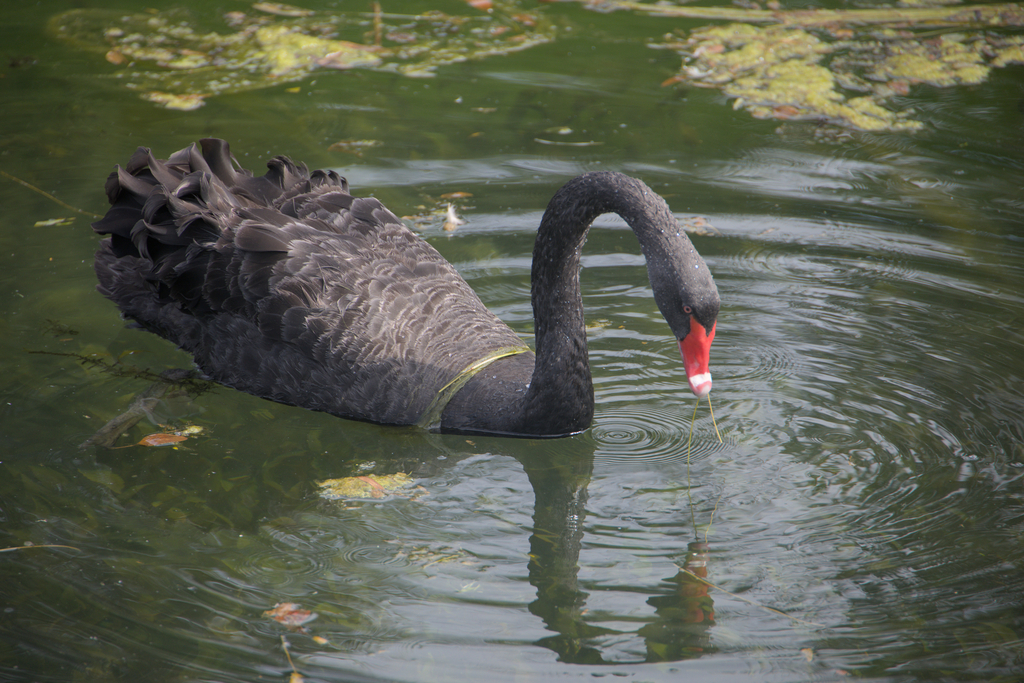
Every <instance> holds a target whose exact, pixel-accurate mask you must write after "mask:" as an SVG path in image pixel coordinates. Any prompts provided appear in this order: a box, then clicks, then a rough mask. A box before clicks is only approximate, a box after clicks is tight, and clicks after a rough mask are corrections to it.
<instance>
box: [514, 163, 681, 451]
mask: <svg viewBox="0 0 1024 683" xmlns="http://www.w3.org/2000/svg"><path fill="white" fill-rule="evenodd" d="M605 213H617V214H619V215H620V216H621V217H622V218H623V219H625V221H626V222H627V223H629V225H630V227H631V228H632V229H633V232H634V233H636V235H637V237H638V238H639V240H640V245H641V247H642V249H643V251H644V255H645V256H646V257H647V259H648V262H650V261H651V259H652V257H654V258H655V259H657V258H658V254H659V252H662V251H663V249H664V246H663V245H664V241H663V237H662V231H661V230H660V229H659V228H658V227H657V226H678V223H677V222H676V220H675V217H674V216H673V215H672V212H671V211H670V210H669V208H668V205H667V204H666V203H665V201H664V200H663V199H662V198H661V197H660V196H658V195H657V193H655V192H654V191H652V190H651V189H650V188H649V187H647V186H646V185H645V184H644V183H642V182H640V181H639V180H636V179H634V178H630V177H628V176H625V175H622V174H620V173H608V172H598V173H588V174H585V175H582V176H579V177H578V178H576V179H574V180H572V181H570V182H569V183H567V184H566V185H565V186H564V187H562V189H561V190H559V191H558V192H557V193H556V194H555V196H554V197H553V198H552V199H551V202H550V204H548V208H547V211H545V212H544V217H543V219H542V220H541V224H540V228H539V230H538V231H537V241H536V244H535V245H534V249H533V272H532V290H531V291H532V299H533V317H534V330H535V333H536V345H537V361H536V365H535V367H534V372H533V378H532V380H531V382H530V388H529V390H528V392H527V394H526V397H525V403H526V406H525V409H526V418H527V422H528V424H530V425H531V429H532V428H534V425H537V426H541V425H544V426H543V427H541V428H542V429H547V430H549V431H548V432H547V433H562V434H566V433H572V432H578V431H582V430H583V429H586V428H587V427H588V426H589V425H590V422H591V419H592V418H593V414H594V387H593V382H592V380H591V374H590V362H589V358H588V355H587V333H586V327H585V325H584V319H583V298H582V295H581V293H580V254H581V251H582V248H583V243H584V242H585V241H586V237H587V232H588V231H589V229H590V224H591V223H592V222H593V221H594V219H595V218H597V217H598V216H600V215H601V214H605ZM677 239H678V238H677ZM684 239H685V238H684Z"/></svg>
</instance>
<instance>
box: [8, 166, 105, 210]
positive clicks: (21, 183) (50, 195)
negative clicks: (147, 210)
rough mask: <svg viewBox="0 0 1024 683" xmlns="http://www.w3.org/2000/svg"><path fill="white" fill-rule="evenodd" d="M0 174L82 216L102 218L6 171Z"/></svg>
mask: <svg viewBox="0 0 1024 683" xmlns="http://www.w3.org/2000/svg"><path fill="white" fill-rule="evenodd" d="M0 175H2V176H3V177H5V178H8V179H10V180H13V181H14V182H16V183H18V184H19V185H24V186H25V187H27V188H28V189H30V190H32V191H33V192H38V193H39V194H41V195H43V196H44V197H46V198H47V199H49V200H51V201H54V202H57V203H58V204H60V205H61V206H63V207H64V208H65V209H71V210H72V211H77V212H78V213H80V214H82V215H83V216H92V217H93V218H103V216H100V215H99V214H96V213H92V212H91V211H83V210H82V209H79V208H78V207H77V206H71V205H70V204H68V203H67V202H64V201H61V200H59V199H57V198H56V197H54V196H53V195H52V194H50V193H49V192H47V191H45V190H40V189H39V188H38V187H36V186H35V185H33V184H32V183H28V182H25V181H24V180H22V179H21V178H18V177H16V176H12V175H11V174H10V173H8V172H7V171H0Z"/></svg>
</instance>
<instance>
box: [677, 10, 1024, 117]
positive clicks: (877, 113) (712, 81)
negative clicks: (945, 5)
mask: <svg viewBox="0 0 1024 683" xmlns="http://www.w3.org/2000/svg"><path fill="white" fill-rule="evenodd" d="M1022 44H1024V36H1019V35H1017V36H1012V35H1011V36H1005V35H994V34H993V35H989V34H986V33H984V32H980V31H973V32H967V33H949V34H945V35H939V36H932V37H929V38H922V37H919V36H918V35H916V34H914V33H913V32H911V31H907V30H897V29H885V28H872V29H863V30H862V32H861V33H859V34H858V33H855V31H854V30H853V29H852V28H838V27H835V26H832V27H825V28H818V29H803V28H795V27H792V26H787V25H785V24H780V25H772V26H765V27H758V26H752V25H750V24H739V23H734V24H728V25H725V26H714V27H707V28H701V29H696V30H694V31H692V32H691V33H690V35H689V37H688V39H687V40H686V41H685V42H684V43H681V44H680V43H676V44H669V45H668V47H673V48H675V49H678V50H679V51H680V52H682V53H683V54H684V57H685V59H684V64H683V67H682V70H681V71H680V73H679V74H678V76H677V77H676V78H675V79H673V80H675V81H679V82H686V83H690V84H692V85H696V86H702V87H713V88H719V89H721V90H722V92H724V93H725V94H726V95H728V96H729V97H732V98H735V100H734V102H733V106H734V108H737V109H740V108H742V109H746V110H747V111H749V112H750V113H751V114H752V115H753V116H755V117H757V118H775V119H819V120H826V121H829V122H831V123H834V124H838V125H841V126H845V127H849V128H856V129H859V130H865V131H900V130H917V129H920V128H922V127H923V124H922V123H921V122H920V121H917V120H914V119H913V118H912V117H913V112H912V111H897V110H895V105H894V103H893V102H894V98H895V97H896V96H898V95H904V94H907V93H908V92H909V89H910V87H912V86H916V85H930V86H934V87H949V86H953V85H970V84H976V83H981V82H983V81H984V80H985V79H986V78H987V77H988V75H989V72H990V71H991V69H992V68H996V67H1001V66H1005V65H1007V64H1010V63H1024V51H1022V47H1021V46H1022Z"/></svg>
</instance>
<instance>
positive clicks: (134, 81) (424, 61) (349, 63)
mask: <svg viewBox="0 0 1024 683" xmlns="http://www.w3.org/2000/svg"><path fill="white" fill-rule="evenodd" d="M283 7H286V6H281V5H276V4H273V3H257V4H256V5H254V6H253V9H254V10H257V11H254V12H249V13H246V12H228V13H227V14H225V15H224V16H223V17H222V18H221V19H222V23H221V24H220V25H219V26H217V30H204V29H203V28H202V27H201V26H200V25H199V22H198V21H197V20H196V19H195V18H194V17H193V16H192V15H191V14H189V13H188V12H186V11H184V10H180V9H170V10H166V11H155V10H154V11H150V12H142V13H135V14H132V13H125V12H117V11H114V10H104V9H79V10H71V11H68V12H64V13H62V14H59V15H57V16H55V17H54V18H53V19H52V20H51V21H50V26H49V28H50V31H51V32H52V33H53V34H54V35H55V36H57V37H58V38H60V39H61V40H65V41H67V42H69V43H72V44H74V45H76V46H78V47H80V48H82V49H85V50H89V51H93V52H97V53H100V54H104V55H105V56H106V59H107V61H108V62H110V63H111V64H114V65H115V66H117V67H118V69H119V70H118V72H117V73H115V74H114V77H115V78H117V79H118V80H119V81H120V82H122V83H123V84H124V85H125V87H127V88H130V89H132V90H137V91H139V92H140V94H141V95H142V97H143V98H145V99H147V100H149V101H151V102H155V103H157V104H160V105H162V106H164V107H167V108H169V109H182V110H189V109H196V108H198V107H201V106H202V105H203V104H204V101H205V99H206V98H208V97H211V96H214V95H218V94H221V93H230V92H239V91H244V90H252V89H256V88H264V87H269V86H272V85H275V84H278V83H288V82H293V81H298V80H301V79H303V78H305V77H306V76H308V74H309V73H310V72H311V71H313V70H314V69H318V68H329V69H374V70H385V71H393V72H397V73H400V74H403V75H406V76H417V77H424V76H431V75H432V74H433V70H434V69H436V68H437V67H438V66H440V65H443V64H451V63H454V62H460V61H466V60H469V59H480V58H484V57H490V56H493V55H501V54H509V53H512V52H517V51H519V50H524V49H527V48H529V47H532V46H535V45H539V44H542V43H546V42H549V41H550V40H552V39H553V37H554V34H553V30H552V28H551V27H550V25H549V24H547V23H545V22H544V21H542V20H541V17H540V16H539V14H537V13H536V12H530V11H527V10H524V9H523V8H522V7H520V3H519V0H495V2H493V8H492V10H491V11H489V12H486V13H484V12H480V11H477V10H473V9H472V8H471V7H468V6H467V7H466V8H465V9H466V12H467V13H466V14H464V15H453V14H445V13H443V12H436V11H435V12H426V13H424V14H419V15H400V14H385V13H383V12H381V11H379V9H378V11H375V12H354V11H353V12H313V11H311V10H303V9H301V8H292V7H287V8H286V9H287V10H288V11H284V10H282V9H281V8H283ZM346 37H348V38H352V40H346V39H344V38H346Z"/></svg>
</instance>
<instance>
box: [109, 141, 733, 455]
mask: <svg viewBox="0 0 1024 683" xmlns="http://www.w3.org/2000/svg"><path fill="white" fill-rule="evenodd" d="M267 166H268V168H269V171H268V172H267V174H266V175H264V176H263V177H253V175H252V173H251V172H249V171H247V170H244V169H242V168H241V167H240V166H239V164H238V162H237V161H236V160H235V159H234V157H233V156H232V155H231V152H230V150H229V148H228V144H227V143H226V142H224V141H223V140H215V139H206V140H201V141H200V143H199V145H198V146H197V145H195V144H192V145H191V146H189V147H186V148H185V149H183V150H181V151H179V152H176V153H175V154H172V155H171V156H170V158H169V159H167V160H165V161H163V160H157V159H156V158H155V157H154V156H153V154H152V153H151V152H150V150H149V149H147V148H145V147H140V148H139V149H138V151H136V152H135V154H134V155H133V156H132V158H131V160H130V161H129V162H128V165H127V166H126V167H125V168H123V169H122V168H120V167H117V170H116V171H115V172H113V173H112V174H111V175H110V178H109V179H108V180H107V184H106V191H107V196H108V198H109V199H110V203H111V208H110V209H109V211H108V212H107V214H106V216H104V217H103V218H102V219H101V220H99V221H97V222H96V223H94V224H93V229H94V230H95V231H96V232H98V233H100V234H103V235H110V237H109V239H105V240H103V241H102V242H101V244H100V247H99V250H98V251H97V252H96V263H95V267H96V275H97V277H98V278H99V285H98V289H99V291H100V292H101V293H102V294H103V295H104V296H106V297H108V298H110V299H111V300H112V301H113V302H114V303H116V304H117V306H118V307H119V308H120V309H121V311H122V313H123V314H124V316H125V317H127V318H130V319H132V320H134V321H136V322H137V323H138V324H140V325H141V326H142V327H144V328H145V329H147V330H149V331H151V332H155V333H156V334H158V335H160V336H162V337H165V338H166V339H169V340H170V341H173V342H174V343H175V344H177V345H178V346H180V347H181V348H182V349H185V350H186V351H188V352H190V353H191V354H192V355H193V356H194V358H195V361H196V363H197V364H198V365H199V367H200V368H201V369H202V370H203V372H205V373H206V374H207V375H208V376H209V377H210V378H212V379H213V380H215V381H217V382H220V383H222V384H225V385H227V386H230V387H234V388H236V389H240V390H242V391H247V392H249V393H251V394H255V395H256V396H262V397H264V398H268V399H271V400H274V401H279V402H281V403H288V404H292V405H296V406H301V407H304V408H309V409H312V410H321V411H325V412H328V413H332V414H334V415H338V416H340V417H345V418H350V419H356V420H365V421H370V422H377V423H381V424H393V425H413V424H418V425H421V426H423V427H426V428H428V429H435V430H440V431H442V432H457V433H490V434H500V435H508V436H564V435H568V434H573V433H577V432H580V431H582V430H584V429H586V428H587V427H588V426H589V425H590V423H591V420H592V418H593V415H594V388H593V384H592V382H591V376H590V365H589V361H588V357H587V337H586V330H585V328H584V321H583V303H582V298H581V295H580V286H579V273H580V249H581V248H582V246H583V242H584V240H585V239H586V235H587V231H588V230H589V228H590V224H591V222H592V221H593V220H594V219H595V218H596V217H597V216H599V215H601V214H603V213H610V212H614V213H617V214H619V215H620V216H622V217H623V218H624V219H625V220H626V222H627V223H629V225H630V226H631V227H632V228H633V231H634V232H635V233H636V235H637V237H638V238H639V241H640V246H641V247H642V249H643V253H644V255H645V257H646V259H647V270H648V275H649V277H650V280H651V285H652V287H653V289H654V297H655V300H656V301H657V304H658V307H659V308H660V309H661V312H662V314H663V315H664V316H665V319H666V320H667V321H668V324H669V327H671V329H672V332H673V333H674V334H675V336H676V338H677V339H678V340H679V349H680V352H681V354H682V357H683V362H684V365H685V368H686V373H687V376H688V378H689V383H690V388H691V390H692V391H693V393H694V394H696V395H697V396H698V397H703V396H705V395H707V393H708V392H709V391H711V374H710V372H708V356H709V351H710V346H711V340H712V339H713V338H714V336H715V322H716V319H717V317H718V308H719V299H718V290H717V289H716V287H715V283H714V280H712V278H711V274H710V273H709V272H708V268H707V265H705V263H704V260H703V259H702V258H701V257H700V255H699V254H698V253H697V251H696V250H695V249H694V247H693V245H692V244H691V243H690V240H689V239H688V238H687V236H686V234H685V233H684V232H682V230H681V229H680V228H679V224H678V222H677V221H676V219H675V217H674V216H673V215H672V212H671V211H670V210H669V207H668V205H667V204H666V203H665V200H664V199H662V198H661V197H660V196H658V195H657V194H656V193H655V192H654V191H653V190H651V189H650V188H649V187H647V186H646V185H645V184H644V183H642V182H640V181H639V180H636V179H634V178H630V177H628V176H625V175H622V174H619V173H609V172H598V173H587V174H585V175H581V176H579V177H578V178H576V179H574V180H571V181H569V182H568V183H566V185H565V186H564V187H562V188H561V189H560V190H559V191H558V192H557V193H556V194H555V196H554V198H552V200H551V203H550V204H548V208H547V211H546V212H545V213H544V217H543V219H542V220H541V224H540V228H539V230H538V232H537V241H536V246H535V247H534V251H533V273H532V283H533V284H532V298H533V311H534V322H535V332H536V346H537V351H536V356H534V354H533V353H532V352H530V350H529V349H528V348H527V346H526V345H525V344H524V343H523V342H522V340H520V338H519V337H518V336H517V335H516V334H515V333H514V332H513V331H512V330H511V329H509V327H508V326H506V325H505V324H504V323H503V322H501V320H499V319H498V318H497V316H495V315H494V314H493V313H491V312H490V311H488V310H487V308H486V307H485V306H484V304H483V302H481V301H480V299H479V298H478V297H477V295H476V294H475V293H474V292H473V290H472V289H471V288H470V287H469V285H468V284H467V283H466V282H465V280H463V279H462V278H461V277H460V276H459V274H458V273H457V272H456V270H455V268H454V267H452V265H451V264H449V263H448V262H447V261H445V260H444V258H443V257H442V256H441V255H440V254H439V253H438V252H437V251H436V250H435V249H434V248H433V247H431V246H430V245H429V244H427V243H426V242H425V241H424V240H422V239H421V238H419V237H417V236H416V235H415V234H413V233H412V232H411V231H410V230H409V229H408V228H406V227H405V225H404V224H403V223H402V221H401V220H400V219H398V218H397V217H395V215H394V214H392V213H391V212H390V211H388V210H387V209H386V208H385V207H384V206H383V205H382V204H381V203H380V202H379V201H377V200H376V199H373V198H356V197H353V196H352V195H350V194H349V192H348V183H347V182H346V180H345V179H344V178H342V177H340V176H339V175H338V174H337V173H335V172H334V171H322V170H321V171H314V172H312V173H310V172H309V171H308V170H307V168H306V166H305V165H301V164H300V165H296V164H294V163H292V161H291V160H289V159H288V158H286V157H277V158H275V159H273V160H272V161H270V162H269V163H268V164H267Z"/></svg>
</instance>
